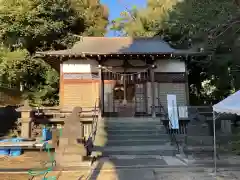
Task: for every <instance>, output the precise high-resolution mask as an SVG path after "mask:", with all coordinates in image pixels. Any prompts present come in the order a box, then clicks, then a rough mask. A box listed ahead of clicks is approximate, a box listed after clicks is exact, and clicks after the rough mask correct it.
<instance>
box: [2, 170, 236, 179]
mask: <svg viewBox="0 0 240 180" xmlns="http://www.w3.org/2000/svg"><path fill="white" fill-rule="evenodd" d="M88 174H89V172H77V171H76V172H51V173H49V174H48V176H47V177H50V176H56V177H57V179H58V180H66V179H67V180H106V179H107V180H240V172H239V171H224V172H220V173H218V175H217V176H216V177H215V176H213V174H212V173H211V170H208V169H206V170H204V171H202V172H196V171H191V170H189V169H187V168H186V169H184V170H181V171H174V170H173V171H171V170H170V169H168V170H166V171H164V170H162V169H134V170H133V169H128V170H126V169H125V170H113V171H101V172H97V173H96V172H94V173H93V175H90V176H89V175H88ZM28 178H29V176H28V175H26V174H17V173H14V174H0V179H3V180H27V179H28ZM34 180H42V177H37V178H34Z"/></svg>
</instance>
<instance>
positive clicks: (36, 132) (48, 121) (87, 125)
mask: <svg viewBox="0 0 240 180" xmlns="http://www.w3.org/2000/svg"><path fill="white" fill-rule="evenodd" d="M17 111H18V112H20V113H21V117H20V119H19V122H20V123H21V127H20V128H21V137H24V138H37V137H41V135H42V134H41V132H42V127H43V126H50V127H51V126H54V127H57V128H62V127H64V124H65V121H67V119H68V117H69V116H70V115H71V114H72V111H73V110H70V109H59V108H40V109H35V108H32V107H30V106H28V105H27V104H26V103H25V105H24V106H22V107H20V108H18V109H17ZM89 112H90V113H89ZM91 113H92V112H91V111H89V110H84V109H83V111H82V112H81V114H80V116H79V120H78V121H79V122H80V126H79V131H81V132H82V137H81V138H82V139H84V138H87V137H88V136H89V133H91V132H92V123H93V118H92V114H91Z"/></svg>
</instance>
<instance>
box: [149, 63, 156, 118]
mask: <svg viewBox="0 0 240 180" xmlns="http://www.w3.org/2000/svg"><path fill="white" fill-rule="evenodd" d="M154 68H155V66H154V65H152V68H150V78H151V92H152V93H151V94H152V96H151V97H152V117H153V118H155V117H156V109H155V99H156V94H155V77H154V74H155V73H154Z"/></svg>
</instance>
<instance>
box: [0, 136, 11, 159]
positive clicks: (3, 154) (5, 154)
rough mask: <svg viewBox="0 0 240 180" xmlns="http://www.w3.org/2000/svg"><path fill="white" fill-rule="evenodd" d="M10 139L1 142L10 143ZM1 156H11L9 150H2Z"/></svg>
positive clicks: (0, 150) (0, 151)
mask: <svg viewBox="0 0 240 180" xmlns="http://www.w3.org/2000/svg"><path fill="white" fill-rule="evenodd" d="M9 141H10V140H9V139H3V140H0V142H9ZM0 155H2V156H8V155H9V149H0Z"/></svg>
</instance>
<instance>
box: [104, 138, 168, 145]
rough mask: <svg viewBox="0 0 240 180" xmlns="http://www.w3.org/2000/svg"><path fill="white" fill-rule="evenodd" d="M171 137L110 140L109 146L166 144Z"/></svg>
mask: <svg viewBox="0 0 240 180" xmlns="http://www.w3.org/2000/svg"><path fill="white" fill-rule="evenodd" d="M167 142H169V139H154V140H152V139H148V140H146V139H139V140H135V139H127V140H108V141H107V146H118V145H119V146H142V145H164V144H166V143H167Z"/></svg>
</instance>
